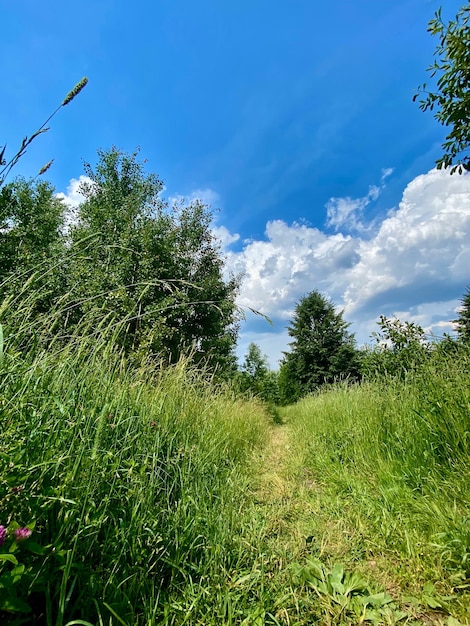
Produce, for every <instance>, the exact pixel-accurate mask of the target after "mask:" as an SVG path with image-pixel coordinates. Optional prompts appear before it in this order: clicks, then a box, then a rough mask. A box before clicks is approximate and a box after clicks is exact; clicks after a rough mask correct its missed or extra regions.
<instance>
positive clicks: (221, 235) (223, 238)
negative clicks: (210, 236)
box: [212, 226, 240, 248]
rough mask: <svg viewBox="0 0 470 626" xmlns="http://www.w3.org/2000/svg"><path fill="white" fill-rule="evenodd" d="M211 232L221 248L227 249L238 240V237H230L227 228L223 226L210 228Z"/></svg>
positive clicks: (236, 235)
mask: <svg viewBox="0 0 470 626" xmlns="http://www.w3.org/2000/svg"><path fill="white" fill-rule="evenodd" d="M212 232H213V233H214V235H215V237H216V238H217V239H218V240H219V241H220V243H221V244H222V248H228V247H229V246H230V245H231V244H232V243H235V242H236V241H238V240H239V239H240V235H238V234H235V235H232V234H231V233H230V231H229V230H228V228H225V226H214V227H213V228H212Z"/></svg>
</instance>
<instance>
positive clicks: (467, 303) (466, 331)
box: [455, 286, 470, 345]
mask: <svg viewBox="0 0 470 626" xmlns="http://www.w3.org/2000/svg"><path fill="white" fill-rule="evenodd" d="M455 323H456V325H457V333H458V336H459V339H460V340H461V341H462V342H463V343H466V344H469V345H470V286H469V287H467V291H466V292H465V294H464V296H463V298H462V306H461V308H460V311H459V316H458V318H457V319H456V320H455Z"/></svg>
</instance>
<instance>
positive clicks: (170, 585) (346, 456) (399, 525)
mask: <svg viewBox="0 0 470 626" xmlns="http://www.w3.org/2000/svg"><path fill="white" fill-rule="evenodd" d="M25 293H29V292H28V291H27V289H26V287H25ZM15 298H16V299H15ZM28 298H29V296H28V297H26V296H24V294H23V295H22V294H21V293H19V294H17V295H16V296H15V297H14V298H13V300H11V301H9V302H6V301H5V302H4V303H3V305H2V306H1V307H0V330H1V332H0V424H1V430H0V526H3V527H4V528H6V531H7V536H6V537H5V539H4V541H3V544H2V545H0V623H1V624H5V625H6V626H10V625H14V626H20V625H21V624H26V625H33V626H34V625H36V626H42V625H43V624H44V625H46V626H73V625H74V624H83V625H87V624H88V625H89V624H91V625H93V626H94V625H96V626H114V625H126V626H156V625H160V624H161V625H175V626H176V625H178V626H179V625H191V626H192V625H194V626H196V625H207V626H211V625H213V626H216V625H220V624H224V625H227V626H235V625H238V626H251V625H255V626H258V625H259V626H261V625H264V624H266V625H268V624H272V625H277V626H307V625H309V624H322V625H324V624H326V625H328V624H331V625H332V626H335V625H347V624H351V625H352V624H361V623H366V624H377V625H378V624H409V625H411V624H427V625H430V624H435V625H436V626H437V625H442V626H443V625H447V626H458V625H459V624H466V623H468V622H469V621H470V600H469V593H468V591H469V588H470V522H469V520H470V504H469V503H470V493H469V492H470V488H469V484H470V469H469V463H468V460H469V452H470V450H469V446H470V435H469V433H470V385H469V384H468V383H469V379H468V372H469V371H470V357H469V355H468V353H465V352H463V351H462V353H459V354H458V355H454V357H452V358H450V357H449V358H447V357H445V355H444V354H440V355H439V358H437V356H436V357H432V358H430V359H429V360H428V361H427V362H426V363H423V365H422V367H420V368H419V369H418V370H417V371H415V372H414V373H413V374H410V375H408V376H407V377H405V379H404V380H396V379H393V378H390V379H382V380H377V381H375V382H369V383H363V384H361V385H356V386H347V385H339V386H337V387H330V388H327V389H325V390H322V391H321V392H319V393H318V394H315V395H312V396H310V397H309V398H306V399H305V400H303V401H301V402H299V403H298V404H296V405H295V406H291V407H287V408H284V409H280V410H279V412H278V411H277V410H276V412H275V413H273V412H272V410H271V412H270V410H269V408H266V407H265V406H263V404H261V403H259V402H256V401H255V400H253V401H247V400H241V399H237V398H236V397H235V396H234V395H233V393H232V392H231V391H230V389H228V388H222V387H217V386H216V385H215V384H214V382H212V381H210V380H209V379H208V376H207V373H204V372H198V371H196V370H195V369H193V368H191V367H189V366H188V364H187V363H184V362H181V363H179V364H177V365H176V366H174V367H172V368H168V369H166V370H160V369H158V368H157V367H155V366H149V365H148V364H146V363H143V364H142V365H140V366H139V365H136V359H134V360H133V362H132V363H129V362H127V361H126V359H125V358H124V357H123V356H122V355H120V354H116V353H115V351H114V350H113V333H115V332H124V331H125V321H123V322H122V323H120V324H117V325H116V324H115V323H114V322H113V326H112V327H107V326H106V320H101V322H100V323H99V324H95V322H96V319H98V318H96V319H95V317H93V316H98V317H99V311H94V312H93V316H92V317H90V319H86V320H84V321H83V323H82V325H78V326H77V327H76V328H75V330H74V332H75V336H74V337H68V338H67V342H64V341H63V340H61V339H58V338H54V333H53V328H54V323H55V322H56V320H57V319H58V318H59V317H60V316H61V315H62V313H61V311H60V310H59V308H58V309H57V310H56V311H54V310H53V311H50V312H47V311H46V312H45V313H44V314H42V315H41V316H38V315H35V314H33V309H32V308H31V307H34V302H35V299H34V294H33V295H31V300H29V299H28ZM12 310H15V316H13V321H14V324H13V323H11V324H9V322H10V321H11V320H10V319H9V318H10V317H11V313H10V312H11V311H12ZM92 329H93V330H92ZM436 355H437V352H436ZM274 422H276V423H274ZM25 527H27V528H29V529H30V530H31V531H32V534H31V537H29V538H28V539H26V540H24V541H18V540H17V538H16V536H15V531H17V530H18V529H19V528H25ZM21 532H24V531H20V534H21ZM2 533H3V530H1V529H0V537H2ZM0 542H1V540H0ZM28 605H29V610H28Z"/></svg>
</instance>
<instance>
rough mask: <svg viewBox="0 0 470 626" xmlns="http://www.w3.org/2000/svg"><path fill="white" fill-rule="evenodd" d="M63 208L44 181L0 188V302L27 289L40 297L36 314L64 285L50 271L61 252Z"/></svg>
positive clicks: (10, 184) (19, 181)
mask: <svg viewBox="0 0 470 626" xmlns="http://www.w3.org/2000/svg"><path fill="white" fill-rule="evenodd" d="M64 212H65V205H64V204H63V203H62V201H61V200H59V199H58V198H57V197H56V196H55V195H54V189H53V187H52V186H51V185H50V184H49V183H47V182H44V181H26V180H24V179H21V178H19V179H17V180H15V181H14V182H12V183H9V184H8V185H5V186H4V187H2V188H1V189H0V283H1V284H0V299H3V298H4V297H5V296H6V295H7V294H14V293H17V292H18V291H20V290H21V289H23V286H24V284H25V283H26V282H27V280H28V279H31V280H32V279H33V278H34V280H32V282H31V284H30V288H31V289H35V290H36V291H37V292H38V294H39V292H41V297H38V298H36V299H35V311H36V312H38V311H47V310H48V308H49V307H50V305H51V302H52V300H53V299H55V298H58V297H59V295H60V293H59V292H60V291H61V290H62V287H61V286H60V285H63V281H62V278H61V272H60V271H59V270H58V269H56V270H55V271H54V270H53V267H54V265H56V264H57V259H58V257H59V256H60V255H62V254H63V252H64V245H63V234H62V228H63V223H64Z"/></svg>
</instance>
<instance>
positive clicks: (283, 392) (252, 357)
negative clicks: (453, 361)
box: [238, 287, 470, 405]
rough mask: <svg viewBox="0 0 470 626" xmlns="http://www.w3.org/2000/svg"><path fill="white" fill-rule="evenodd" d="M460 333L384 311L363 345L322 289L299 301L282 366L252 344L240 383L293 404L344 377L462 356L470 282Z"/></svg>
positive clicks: (406, 369)
mask: <svg viewBox="0 0 470 626" xmlns="http://www.w3.org/2000/svg"><path fill="white" fill-rule="evenodd" d="M453 321H454V324H455V328H456V337H451V336H450V335H444V337H443V338H441V339H439V340H438V339H437V338H435V337H432V336H429V335H426V333H425V331H424V329H423V328H422V327H421V326H420V325H419V324H417V323H415V322H409V321H404V322H403V321H401V320H399V319H394V318H387V317H385V316H381V317H380V319H379V322H378V326H379V330H378V331H377V332H374V333H372V338H373V340H374V343H373V345H372V346H366V347H361V348H359V347H358V346H357V344H356V340H355V337H354V334H353V333H350V332H349V330H348V327H349V326H350V324H348V323H347V322H345V321H344V319H343V312H342V311H339V312H338V311H336V310H335V307H334V305H333V303H332V302H331V300H329V299H328V298H327V297H326V296H324V295H323V294H321V293H320V292H319V291H312V292H311V293H309V294H308V295H306V296H304V297H303V298H301V299H300V301H299V302H298V304H297V306H296V308H295V312H294V316H293V319H292V321H291V323H290V325H289V327H288V333H289V336H290V337H291V338H292V341H291V343H290V344H289V350H288V351H286V352H284V353H283V358H282V359H281V362H280V368H279V370H278V371H272V370H271V369H270V368H269V365H268V359H267V356H266V355H263V353H262V351H261V348H260V347H259V346H258V345H257V344H255V343H251V344H250V345H249V347H248V351H247V354H246V356H245V361H244V363H243V364H242V366H241V369H240V373H239V375H238V378H239V386H240V388H241V389H242V390H244V391H250V392H251V393H253V394H254V395H257V396H258V397H260V398H261V399H262V400H264V401H265V402H267V403H274V404H276V403H277V404H281V405H282V404H291V403H293V402H296V401H297V400H299V399H300V398H302V397H304V396H306V395H308V394H309V393H313V392H315V391H318V390H319V389H321V388H323V387H324V386H326V385H331V384H334V383H337V382H340V381H347V382H350V383H356V382H359V381H362V380H364V379H367V380H370V379H375V378H382V379H383V378H386V377H389V376H393V377H406V376H407V375H409V374H412V373H413V372H416V371H417V370H419V368H420V367H421V366H422V365H423V364H424V363H426V362H427V361H428V360H429V359H430V358H434V359H440V358H442V357H446V356H449V355H450V356H453V357H455V358H457V357H458V354H459V353H460V351H468V350H469V349H470V287H469V288H468V289H467V291H466V293H465V294H464V296H463V298H462V306H461V308H460V311H459V314H458V317H457V319H456V320H453Z"/></svg>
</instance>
